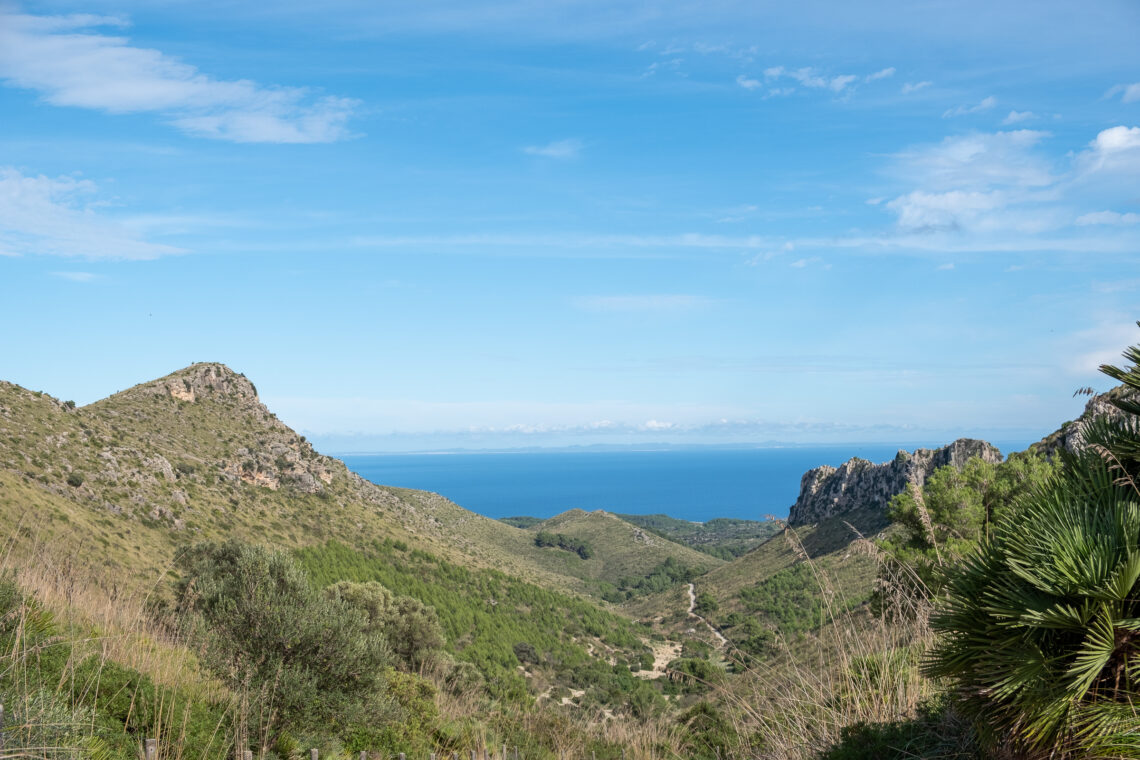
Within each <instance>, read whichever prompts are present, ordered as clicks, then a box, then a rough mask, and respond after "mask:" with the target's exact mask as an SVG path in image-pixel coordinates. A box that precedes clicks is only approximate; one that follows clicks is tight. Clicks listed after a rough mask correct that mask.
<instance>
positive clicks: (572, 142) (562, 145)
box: [522, 138, 585, 161]
mask: <svg viewBox="0 0 1140 760" xmlns="http://www.w3.org/2000/svg"><path fill="white" fill-rule="evenodd" d="M583 147H585V146H584V145H583V143H582V141H581V140H579V139H577V138H569V139H566V140H555V141H554V142H549V143H547V144H546V145H527V146H525V147H524V148H523V149H522V152H523V153H526V154H527V155H528V156H541V157H542V158H554V159H558V160H561V161H565V160H568V159H571V158H577V157H578V156H579V154H581V152H582V148H583Z"/></svg>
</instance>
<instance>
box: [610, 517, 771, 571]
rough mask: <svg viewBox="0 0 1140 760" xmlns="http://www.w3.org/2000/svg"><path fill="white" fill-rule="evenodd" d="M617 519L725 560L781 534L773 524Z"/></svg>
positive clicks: (725, 519)
mask: <svg viewBox="0 0 1140 760" xmlns="http://www.w3.org/2000/svg"><path fill="white" fill-rule="evenodd" d="M618 517H620V518H621V519H623V520H625V521H626V522H630V523H633V524H634V525H636V526H638V527H640V528H644V529H645V530H648V531H652V532H653V533H656V534H657V535H659V536H662V537H663V538H668V539H669V540H670V541H676V542H677V543H679V544H684V545H685V546H688V547H691V548H693V549H696V550H697V551H701V552H705V553H706V554H711V555H712V556H714V557H719V558H721V559H724V560H731V559H732V558H733V557H739V556H740V555H742V554H746V553H747V552H749V551H751V550H752V549H755V548H756V547H757V546H759V545H760V544H762V543H764V542H765V541H767V540H768V539H769V538H771V537H772V536H773V535H775V534H776V533H777V532H779V530H780V524H779V522H778V521H776V520H740V519H736V518H732V517H714V518H713V519H711V520H707V521H705V522H692V521H691V520H679V519H677V518H676V517H670V516H669V515H660V514H658V515H624V514H619V515H618Z"/></svg>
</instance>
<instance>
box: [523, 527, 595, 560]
mask: <svg viewBox="0 0 1140 760" xmlns="http://www.w3.org/2000/svg"><path fill="white" fill-rule="evenodd" d="M534 545H535V546H541V547H547V546H554V547H557V548H559V549H565V550H566V551H568V552H574V553H575V554H577V555H578V556H579V557H581V558H582V559H589V558H590V557H593V556H594V549H593V548H592V547H591V546H590V544H589V543H587V542H586V541H583V540H582V539H580V538H574V537H573V536H567V535H566V534H564V533H551V532H550V531H546V530H540V531H539V532H538V533H537V534H535V537H534Z"/></svg>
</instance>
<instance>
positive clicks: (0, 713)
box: [0, 705, 4, 749]
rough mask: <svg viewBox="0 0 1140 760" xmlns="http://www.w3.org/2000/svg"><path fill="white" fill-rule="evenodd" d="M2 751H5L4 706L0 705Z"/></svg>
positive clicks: (0, 743) (0, 742) (0, 744)
mask: <svg viewBox="0 0 1140 760" xmlns="http://www.w3.org/2000/svg"><path fill="white" fill-rule="evenodd" d="M0 749H4V705H0Z"/></svg>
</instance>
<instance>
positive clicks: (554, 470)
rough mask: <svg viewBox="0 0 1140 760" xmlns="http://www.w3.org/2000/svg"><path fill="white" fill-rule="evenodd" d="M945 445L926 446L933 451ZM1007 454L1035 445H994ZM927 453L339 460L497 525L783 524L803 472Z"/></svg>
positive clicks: (551, 453) (532, 454)
mask: <svg viewBox="0 0 1140 760" xmlns="http://www.w3.org/2000/svg"><path fill="white" fill-rule="evenodd" d="M938 445H941V444H927V445H926V446H925V448H936V447H937V446H938ZM995 445H997V446H998V447H999V448H1000V449H1001V450H1002V453H1008V452H1010V451H1018V450H1022V449H1024V448H1025V447H1026V446H1027V445H1028V444H1027V443H1022V442H1012V443H1011V442H1006V444H1005V445H1002V443H1000V442H998V443H995ZM919 447H921V445H911V444H881V443H878V444H844V445H823V446H818V445H817V446H800V445H781V446H749V447H740V446H719V445H714V446H668V447H660V448H654V449H649V448H645V447H644V445H642V446H638V447H605V448H602V447H593V446H589V447H586V446H583V447H575V448H571V449H535V450H519V449H512V450H508V451H488V450H466V451H464V450H453V451H435V452H406V453H377V454H358V453H352V454H339V455H337V456H339V457H340V458H341V459H343V460H344V462H345V463H346V464H347V465H348V467H349V468H350V469H351V470H353V471H354V472H356V473H357V474H359V475H360V476H361V477H364V478H366V479H368V480H371V481H372V482H374V483H377V484H379V485H385V486H395V487H400V488H413V489H418V490H425V491H433V492H435V493H439V494H442V495H443V496H445V497H447V498H449V499H451V500H452V501H454V502H456V503H457V504H459V505H460V506H462V507H465V508H466V509H470V510H472V511H474V512H478V513H479V514H482V515H485V516H487V517H492V518H501V517H512V516H517V515H528V516H532V517H541V518H548V517H553V516H554V515H556V514H559V513H561V512H564V511H566V510H568V509H583V510H586V511H594V510H598V509H602V510H605V511H607V512H617V513H628V514H665V515H668V516H670V517H674V518H678V519H682V520H689V521H692V522H705V521H708V520H711V519H714V518H717V517H733V518H740V519H748V520H760V519H763V518H764V517H766V516H773V517H779V518H783V517H786V516H787V514H788V509H789V508H790V507H791V505H792V504H793V503H794V502H795V500H796V497H797V496H798V494H799V487H800V479H801V477H802V476H803V474H804V472H806V471H807V470H809V469H812V468H813V467H818V466H819V465H823V464H829V465H832V466H838V465H839V464H842V463H843V462H844V461H846V460H848V459H850V458H851V457H855V456H858V457H862V458H864V459H867V460H869V461H872V462H875V463H878V462H885V461H888V460H890V459H892V458H893V457H894V456H895V454H896V453H897V452H898V450H899V449H900V448H906V449H907V450H908V451H912V450H914V449H915V448H919Z"/></svg>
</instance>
